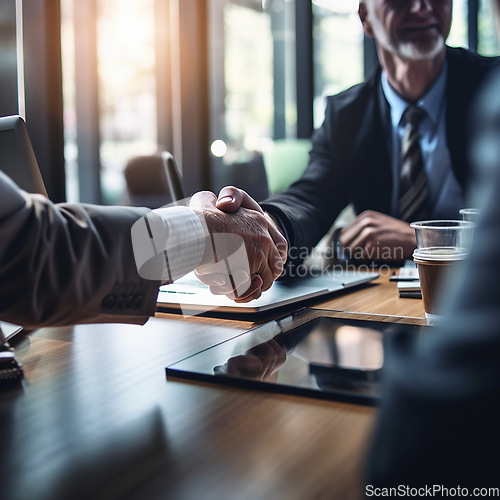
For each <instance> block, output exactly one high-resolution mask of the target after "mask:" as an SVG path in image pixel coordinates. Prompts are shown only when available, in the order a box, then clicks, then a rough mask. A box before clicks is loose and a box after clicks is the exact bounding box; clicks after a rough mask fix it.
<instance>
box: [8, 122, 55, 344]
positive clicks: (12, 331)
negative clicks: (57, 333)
mask: <svg viewBox="0 0 500 500" xmlns="http://www.w3.org/2000/svg"><path fill="white" fill-rule="evenodd" d="M0 170H1V171H2V172H4V173H5V174H7V175H8V176H9V177H10V178H11V179H12V180H13V181H14V182H15V183H16V184H17V185H18V186H19V187H20V188H21V189H23V190H24V191H27V192H29V193H39V194H43V195H44V196H47V191H46V190H45V185H44V183H43V180H42V176H41V174H40V169H39V167H38V162H37V161H36V158H35V153H34V152H33V148H32V146H31V142H30V139H29V136H28V131H27V130H26V124H25V122H24V120H23V119H22V118H21V117H20V116H18V115H13V116H5V117H2V118H0ZM0 331H2V332H3V336H4V337H5V339H6V340H9V339H11V338H12V337H14V336H15V335H16V334H18V333H19V332H20V331H22V327H20V326H18V325H13V324H12V323H7V322H4V321H0Z"/></svg>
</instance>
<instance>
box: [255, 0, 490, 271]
mask: <svg viewBox="0 0 500 500" xmlns="http://www.w3.org/2000/svg"><path fill="white" fill-rule="evenodd" d="M451 3H452V2H451V0H439V1H408V2H393V1H390V0H365V1H361V2H360V4H359V16H360V19H361V22H362V24H363V28H364V31H365V34H366V35H367V36H373V37H375V40H376V42H377V48H378V55H379V60H380V63H381V67H379V68H378V70H377V71H376V72H375V73H374V74H373V75H372V76H371V77H370V78H369V79H368V80H367V81H366V82H365V83H362V84H360V85H357V86H355V87H352V88H350V89H349V90H346V91H345V92H342V93H340V94H338V95H335V96H331V97H329V98H328V102H327V108H326V114H325V119H324V123H323V125H322V126H321V128H320V129H319V130H317V132H316V133H315V134H314V136H313V145H312V150H311V153H310V161H309V166H308V168H307V169H306V171H305V173H304V175H303V176H302V178H301V179H300V180H299V181H298V182H296V183H295V184H293V185H292V186H291V187H290V188H289V189H288V190H286V191H285V192H284V193H281V194H278V195H276V196H273V197H271V198H269V199H268V200H266V201H265V202H264V203H262V207H263V208H264V210H266V211H267V212H268V213H270V214H271V215H272V216H273V217H274V218H275V220H276V221H277V223H278V225H279V226H280V227H281V229H282V230H283V232H284V233H285V234H286V236H287V237H288V240H289V246H290V250H291V252H290V260H291V261H294V260H295V261H300V260H301V258H303V256H304V255H305V253H306V252H305V251H304V250H305V249H307V250H309V249H311V248H312V247H313V246H314V245H315V244H317V243H318V241H319V240H320V239H321V238H322V237H323V236H324V235H325V234H326V233H327V231H328V230H329V228H330V227H331V225H332V224H333V222H334V221H335V219H336V217H337V216H338V215H339V213H340V212H341V210H342V209H343V208H344V207H345V206H347V205H348V204H349V203H352V205H353V206H354V209H355V211H356V212H357V214H359V215H358V217H357V218H356V219H355V221H354V222H353V223H351V224H350V225H348V226H346V227H345V228H343V230H342V232H341V235H340V241H341V243H342V246H343V247H344V249H345V250H349V252H348V254H349V255H351V256H352V257H355V258H368V259H370V260H393V261H394V260H401V259H403V258H409V257H410V256H411V252H412V250H413V249H414V247H415V236H414V231H413V230H412V229H411V228H410V226H409V224H408V222H411V221H412V220H416V219H420V220H421V219H422V218H456V217H457V216H458V209H459V208H461V207H463V206H464V199H465V195H466V190H467V187H468V184H469V180H470V166H469V162H468V160H467V154H466V152H467V148H468V138H467V134H466V117H467V114H468V112H469V107H470V101H471V99H472V97H473V95H474V94H475V92H476V90H477V88H478V86H479V84H480V83H481V82H482V81H483V80H484V78H485V75H486V74H487V73H488V72H489V71H490V70H491V68H492V67H493V66H494V65H495V64H498V60H496V59H495V58H483V57H480V56H478V55H477V54H474V53H472V52H470V51H466V50H463V49H452V48H449V47H446V46H445V40H446V38H447V36H448V33H449V30H450V25H451ZM411 104H415V105H417V106H419V109H420V110H423V112H422V114H423V117H422V119H421V122H420V146H421V154H422V157H423V162H424V168H425V178H426V183H427V185H426V192H425V200H424V202H423V204H422V209H423V210H421V211H414V212H410V213H406V214H405V215H404V216H403V215H402V213H401V211H400V205H399V203H400V196H401V195H402V192H401V190H402V188H401V183H400V182H401V181H400V165H399V159H400V153H401V151H400V150H401V143H400V140H401V139H402V137H403V134H404V124H403V115H404V112H405V108H406V106H408V105H411ZM424 214H425V215H424ZM296 257H297V258H296Z"/></svg>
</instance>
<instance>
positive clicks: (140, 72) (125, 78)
mask: <svg viewBox="0 0 500 500" xmlns="http://www.w3.org/2000/svg"><path fill="white" fill-rule="evenodd" d="M74 1H75V0H61V9H62V10H61V12H62V30H61V36H62V51H63V52H62V58H63V98H64V119H65V161H66V176H67V193H68V199H69V200H72V201H77V200H78V198H79V197H78V148H77V134H78V133H86V132H83V131H78V130H76V123H77V120H76V111H75V110H76V105H75V101H76V99H78V98H79V96H78V95H75V76H74V68H75V64H78V61H79V59H80V57H82V54H77V53H75V44H74V19H75V16H74V15H73V5H74V4H73V2H74ZM78 21H79V20H77V22H78ZM95 22H96V26H97V72H98V89H99V91H98V95H99V103H98V106H99V128H100V138H99V139H100V147H99V156H100V163H101V186H102V191H103V192H102V195H103V202H104V203H109V204H112V203H119V202H123V201H124V200H125V190H126V186H125V179H124V176H123V169H124V167H125V165H126V163H127V160H128V159H130V158H131V157H133V156H136V155H145V154H146V155H147V154H153V153H155V152H156V149H157V124H156V121H157V120H156V84H155V82H156V80H155V41H154V36H155V33H154V0H97V19H95ZM80 98H81V97H80Z"/></svg>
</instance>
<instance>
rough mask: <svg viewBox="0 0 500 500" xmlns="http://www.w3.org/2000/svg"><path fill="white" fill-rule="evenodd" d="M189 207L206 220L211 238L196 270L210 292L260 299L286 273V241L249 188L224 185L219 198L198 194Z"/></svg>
mask: <svg viewBox="0 0 500 500" xmlns="http://www.w3.org/2000/svg"><path fill="white" fill-rule="evenodd" d="M189 206H190V208H191V209H192V210H194V211H195V213H197V215H198V216H199V217H200V218H203V219H204V220H205V223H206V226H207V228H208V232H209V233H210V238H207V243H206V245H205V253H204V255H203V259H202V263H201V265H200V266H199V267H198V268H197V269H196V271H195V273H196V275H197V276H198V278H199V279H200V280H201V281H202V282H203V283H205V284H207V285H209V287H210V291H211V292H212V293H214V294H216V295H226V296H227V297H229V298H231V299H233V300H234V301H236V302H249V301H251V300H254V299H257V298H259V297H260V295H261V294H262V292H263V291H265V290H267V289H269V287H270V286H271V285H272V283H273V281H274V280H275V279H276V278H278V277H279V276H280V274H281V273H282V272H283V266H284V264H285V262H286V258H287V250H288V248H287V242H286V239H285V238H284V236H283V235H282V234H281V232H280V231H279V229H278V227H277V226H276V224H275V223H274V221H273V220H272V219H271V217H270V216H269V215H268V214H266V213H264V211H263V210H262V208H261V207H260V206H259V204H258V203H257V202H256V201H255V200H253V199H252V198H251V197H250V196H249V195H248V194H247V193H246V192H245V191H243V190H241V189H238V188H235V187H225V188H223V189H222V190H221V192H220V194H219V197H218V198H217V197H216V196H215V194H213V193H211V192H209V191H202V192H199V193H196V194H195V195H193V197H192V198H191V201H190V204H189Z"/></svg>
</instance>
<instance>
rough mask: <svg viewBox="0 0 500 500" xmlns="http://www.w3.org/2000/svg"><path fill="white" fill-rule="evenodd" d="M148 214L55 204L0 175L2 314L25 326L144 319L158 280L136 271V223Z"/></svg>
mask: <svg viewBox="0 0 500 500" xmlns="http://www.w3.org/2000/svg"><path fill="white" fill-rule="evenodd" d="M146 213H148V210H147V209H142V208H125V207H121V208H119V209H117V208H116V207H98V206H92V205H81V204H80V205H72V204H60V205H54V204H53V203H51V202H49V201H48V200H47V199H45V198H44V197H43V196H40V195H29V194H27V193H24V192H23V191H21V190H19V188H18V187H17V186H16V185H15V184H14V183H13V182H12V181H11V180H10V179H9V178H8V177H7V176H6V175H5V174H3V173H2V172H0V319H2V320H5V321H10V322H12V323H17V324H21V325H24V326H26V327H35V326H42V325H60V324H74V323H88V322H93V323H97V322H120V323H121V322H130V323H144V322H145V321H146V320H147V319H148V318H149V317H150V316H152V315H153V314H154V312H155V308H156V297H157V294H158V286H159V282H158V281H149V280H144V279H142V278H141V277H140V276H139V275H138V272H137V268H136V265H135V260H134V254H133V250H132V242H131V227H132V225H133V223H134V222H135V221H136V220H138V219H139V218H140V217H142V216H143V215H145V214H146Z"/></svg>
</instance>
